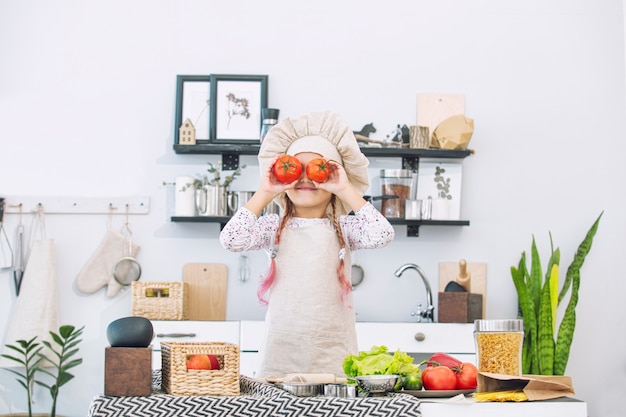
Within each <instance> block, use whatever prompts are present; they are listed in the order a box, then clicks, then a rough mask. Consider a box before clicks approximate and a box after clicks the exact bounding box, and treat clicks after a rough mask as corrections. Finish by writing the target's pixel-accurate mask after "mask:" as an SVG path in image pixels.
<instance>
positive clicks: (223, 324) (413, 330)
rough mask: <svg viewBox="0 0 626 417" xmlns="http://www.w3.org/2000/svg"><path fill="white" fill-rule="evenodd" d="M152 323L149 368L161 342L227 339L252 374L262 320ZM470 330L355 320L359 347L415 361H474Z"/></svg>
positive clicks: (156, 365)
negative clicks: (445, 356) (442, 357)
mask: <svg viewBox="0 0 626 417" xmlns="http://www.w3.org/2000/svg"><path fill="white" fill-rule="evenodd" d="M152 326H153V327H154V333H155V339H154V340H153V342H152V349H153V354H152V368H153V369H160V368H161V342H164V341H181V342H194V341H195V342H228V343H235V344H238V345H239V350H240V354H241V357H240V366H241V373H242V374H243V375H247V376H250V377H255V374H256V370H257V369H258V366H259V360H260V357H259V350H260V349H261V345H262V343H263V340H264V339H265V322H264V321H261V320H242V321H190V320H181V321H176V320H172V321H165V320H163V321H161V320H158V321H157V320H155V321H153V322H152ZM473 331H474V325H473V324H472V323H383V322H380V323H376V322H357V323H356V332H357V343H358V347H359V350H370V349H371V348H372V346H375V345H379V346H380V345H384V346H387V348H389V350H390V351H392V352H393V351H396V350H398V349H400V350H401V351H403V352H407V353H409V354H410V355H411V356H413V357H414V358H416V361H421V360H423V359H427V358H428V357H429V356H430V355H431V354H432V353H435V352H446V353H450V354H451V355H453V356H455V357H457V358H458V359H460V360H462V361H466V362H473V363H476V357H475V352H476V350H475V346H474V335H473Z"/></svg>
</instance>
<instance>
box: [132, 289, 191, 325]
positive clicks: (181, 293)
mask: <svg viewBox="0 0 626 417" xmlns="http://www.w3.org/2000/svg"><path fill="white" fill-rule="evenodd" d="M132 315H133V316H141V317H145V318H147V319H150V320H187V283H185V282H139V281H135V282H133V299H132Z"/></svg>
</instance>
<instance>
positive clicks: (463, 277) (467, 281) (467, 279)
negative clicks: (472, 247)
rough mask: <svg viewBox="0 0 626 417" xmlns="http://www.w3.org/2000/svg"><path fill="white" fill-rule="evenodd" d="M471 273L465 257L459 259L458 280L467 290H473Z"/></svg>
mask: <svg viewBox="0 0 626 417" xmlns="http://www.w3.org/2000/svg"><path fill="white" fill-rule="evenodd" d="M471 278H472V276H471V274H470V273H469V272H468V270H467V262H466V261H465V259H461V260H460V261H459V275H458V276H457V277H456V282H458V283H459V285H460V286H462V287H463V288H465V291H467V292H472V291H471Z"/></svg>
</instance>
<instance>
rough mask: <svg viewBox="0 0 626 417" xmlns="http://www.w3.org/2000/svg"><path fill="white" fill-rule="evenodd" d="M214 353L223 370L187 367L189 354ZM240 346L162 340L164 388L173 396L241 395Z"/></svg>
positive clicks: (162, 386) (221, 343) (164, 390)
mask: <svg viewBox="0 0 626 417" xmlns="http://www.w3.org/2000/svg"><path fill="white" fill-rule="evenodd" d="M196 354H207V355H214V356H215V357H216V359H217V360H218V362H219V364H220V369H213V370H195V369H187V363H186V362H187V356H188V355H196ZM239 360H240V357H239V346H238V345H235V344H232V343H224V342H161V389H162V390H163V392H165V393H167V394H173V395H209V396H213V395H239V394H240V387H239Z"/></svg>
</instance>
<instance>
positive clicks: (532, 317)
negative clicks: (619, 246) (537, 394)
mask: <svg viewBox="0 0 626 417" xmlns="http://www.w3.org/2000/svg"><path fill="white" fill-rule="evenodd" d="M602 214H603V213H600V215H599V216H598V218H597V219H596V221H595V222H594V223H593V225H592V226H591V228H590V229H589V231H588V232H587V234H586V236H585V238H584V239H583V241H582V242H581V243H580V245H579V246H578V249H577V251H576V253H575V255H574V258H573V260H572V262H571V264H570V265H569V267H568V268H567V272H566V274H565V281H564V282H563V285H562V287H561V291H560V292H559V290H558V287H559V282H558V279H559V262H560V257H561V252H560V250H559V248H558V247H557V248H556V249H555V248H554V245H553V242H552V235H550V246H551V253H550V258H549V260H548V265H547V268H546V272H545V276H542V275H543V272H542V271H543V270H542V267H541V259H540V256H539V252H538V250H537V245H536V244H535V238H534V236H533V239H532V245H531V264H530V270H529V269H528V268H527V266H526V252H522V257H521V259H520V261H519V264H518V266H517V267H515V266H512V267H511V276H512V278H513V283H514V285H515V290H516V291H517V297H518V303H519V312H520V318H521V319H523V320H524V345H523V350H522V372H523V373H524V374H535V375H564V374H565V368H566V367H567V361H568V359H569V353H570V347H571V344H572V340H573V338H574V329H575V327H576V305H577V304H578V290H579V288H580V268H581V267H582V265H583V263H584V262H585V257H586V256H587V254H588V253H589V251H590V250H591V244H592V242H593V238H594V236H595V234H596V231H597V230H598V225H599V223H600V218H601V217H602ZM570 289H571V292H569V290H570ZM568 292H569V294H570V297H569V301H568V304H567V307H566V308H565V312H564V314H563V317H562V319H561V323H560V325H559V326H558V331H557V316H556V313H557V308H558V306H559V305H560V303H561V302H562V301H563V300H564V299H565V297H566V295H567V294H568Z"/></svg>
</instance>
